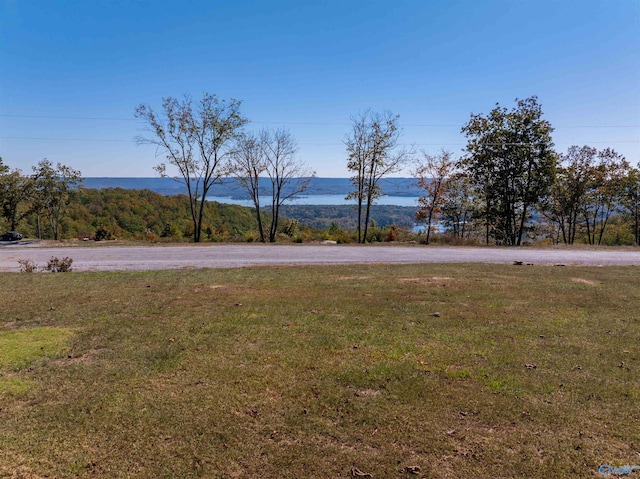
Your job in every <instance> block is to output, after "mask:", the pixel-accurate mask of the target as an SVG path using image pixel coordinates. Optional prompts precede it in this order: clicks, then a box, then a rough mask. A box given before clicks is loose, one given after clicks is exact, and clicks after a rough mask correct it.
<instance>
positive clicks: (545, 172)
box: [414, 97, 640, 246]
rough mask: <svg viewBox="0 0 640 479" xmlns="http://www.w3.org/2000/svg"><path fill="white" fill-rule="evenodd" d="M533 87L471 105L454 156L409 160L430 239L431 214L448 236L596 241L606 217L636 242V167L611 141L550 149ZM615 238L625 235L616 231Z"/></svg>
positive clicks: (514, 241)
mask: <svg viewBox="0 0 640 479" xmlns="http://www.w3.org/2000/svg"><path fill="white" fill-rule="evenodd" d="M552 131H553V128H552V126H551V124H550V123H549V122H548V121H547V120H545V119H544V118H543V112H542V108H541V105H540V104H539V102H538V100H537V98H536V97H531V98H527V99H525V100H517V101H516V106H515V107H514V108H512V109H507V108H505V107H501V106H500V105H496V107H495V108H494V109H493V110H491V112H490V113H489V114H488V115H486V116H485V115H472V116H471V119H470V120H469V122H468V123H467V124H466V125H465V126H464V127H463V128H462V132H463V133H464V134H465V135H466V137H467V139H468V143H467V147H466V149H465V151H464V154H463V155H462V157H461V158H460V159H458V160H457V161H454V160H453V155H452V153H451V152H448V151H441V152H440V153H438V154H436V155H429V154H426V153H424V152H423V154H422V157H421V158H419V159H418V161H417V164H418V166H417V168H416V169H415V170H414V175H415V176H416V178H417V180H418V182H419V184H420V185H421V186H422V187H423V188H424V190H425V194H424V195H423V196H421V198H420V207H419V210H418V212H417V214H416V218H417V219H418V220H420V221H423V222H424V223H425V224H426V225H427V228H426V236H425V242H426V243H428V242H429V240H430V231H431V226H432V225H433V223H434V221H436V220H438V222H439V223H440V224H441V225H442V226H444V228H445V229H446V230H447V232H448V234H449V235H450V236H453V237H455V238H459V239H464V238H475V239H478V238H482V239H483V241H484V242H485V243H486V244H490V243H493V244H499V245H512V246H518V245H521V244H522V243H523V242H525V241H539V240H541V239H547V240H550V241H553V242H554V243H559V242H562V243H565V244H574V243H575V242H576V241H581V242H584V243H588V244H590V245H600V244H602V243H603V240H604V237H605V229H606V228H607V226H608V225H610V224H611V222H612V220H613V219H614V218H615V219H616V220H617V221H620V220H621V221H624V222H625V223H626V224H627V225H628V231H629V233H630V236H631V238H632V242H633V243H634V244H636V245H639V244H640V231H639V224H638V223H639V211H640V170H639V169H638V167H632V166H631V165H630V163H629V162H628V161H627V160H626V159H625V158H624V156H622V155H621V154H619V153H617V152H616V151H615V150H613V149H611V148H604V149H602V150H597V149H595V148H592V147H590V146H582V147H579V146H571V147H570V148H569V149H568V150H567V152H566V153H557V152H556V151H555V150H554V148H553V147H554V145H553V142H552V139H551V133H552ZM618 242H620V243H623V242H625V241H623V240H621V241H618Z"/></svg>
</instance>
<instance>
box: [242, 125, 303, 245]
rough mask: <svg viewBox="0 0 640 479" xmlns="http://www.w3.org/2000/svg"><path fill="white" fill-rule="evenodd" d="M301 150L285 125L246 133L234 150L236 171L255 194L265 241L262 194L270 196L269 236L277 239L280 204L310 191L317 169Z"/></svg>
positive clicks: (257, 217)
mask: <svg viewBox="0 0 640 479" xmlns="http://www.w3.org/2000/svg"><path fill="white" fill-rule="evenodd" d="M297 151H298V147H297V144H296V140H295V138H294V137H293V135H292V134H291V132H289V131H288V130H286V129H282V128H281V129H277V130H274V131H272V130H266V129H265V130H262V131H261V132H260V133H259V134H257V135H256V134H248V135H245V136H244V137H243V138H242V140H241V141H240V143H239V145H238V148H237V149H236V151H235V153H234V159H235V171H236V175H237V176H238V178H239V179H240V182H241V184H242V185H243V186H244V187H245V189H246V190H247V191H248V192H249V195H250V196H251V199H252V201H253V204H254V206H255V209H256V219H257V220H258V229H259V232H260V240H261V241H263V242H265V241H266V238H267V234H266V232H265V228H264V222H263V219H262V215H261V211H260V210H261V207H262V205H261V202H260V197H261V196H266V197H268V198H269V202H270V204H269V205H268V206H267V208H268V212H269V213H270V217H271V223H270V225H269V233H268V238H269V242H271V243H273V242H275V241H276V236H277V232H278V221H279V218H280V207H281V206H282V205H283V204H284V203H285V201H287V200H288V199H291V198H293V197H294V196H296V195H299V194H300V193H303V192H304V191H306V189H307V188H308V186H309V182H310V181H311V179H312V178H313V177H314V176H315V172H313V171H311V170H310V169H309V168H307V166H306V165H305V163H304V162H302V161H301V160H300V159H298V158H297V156H296V155H297Z"/></svg>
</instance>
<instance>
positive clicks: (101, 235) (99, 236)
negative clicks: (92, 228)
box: [93, 226, 112, 241]
mask: <svg viewBox="0 0 640 479" xmlns="http://www.w3.org/2000/svg"><path fill="white" fill-rule="evenodd" d="M93 239H94V240H96V241H103V240H110V239H112V235H111V233H110V232H109V231H107V230H106V229H105V228H103V227H102V226H101V227H100V228H98V229H97V230H96V234H95V236H94V237H93Z"/></svg>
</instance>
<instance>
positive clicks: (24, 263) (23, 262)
mask: <svg viewBox="0 0 640 479" xmlns="http://www.w3.org/2000/svg"><path fill="white" fill-rule="evenodd" d="M18 263H20V272H21V273H35V272H36V271H38V265H37V264H36V263H34V262H33V261H31V260H30V259H19V260H18Z"/></svg>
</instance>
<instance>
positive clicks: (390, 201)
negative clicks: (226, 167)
mask: <svg viewBox="0 0 640 479" xmlns="http://www.w3.org/2000/svg"><path fill="white" fill-rule="evenodd" d="M207 200H208V201H217V202H218V203H225V204H231V205H240V206H250V207H253V201H251V200H250V199H237V198H231V197H230V196H207ZM417 201H418V197H417V196H383V197H381V198H378V199H377V200H376V201H375V204H376V205H392V206H411V207H415V206H416V205H417ZM270 203H271V197H267V196H265V197H260V204H261V205H264V206H267V205H269V204H270ZM284 204H285V205H355V204H356V202H355V200H345V199H344V195H306V196H296V197H295V198H293V199H291V200H287V201H285V203H284Z"/></svg>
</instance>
